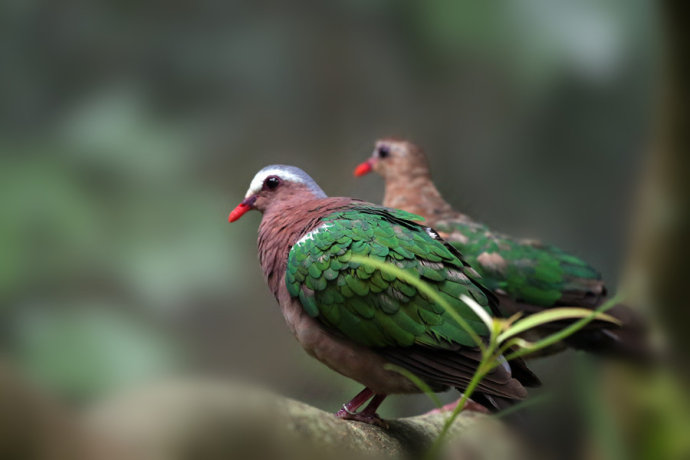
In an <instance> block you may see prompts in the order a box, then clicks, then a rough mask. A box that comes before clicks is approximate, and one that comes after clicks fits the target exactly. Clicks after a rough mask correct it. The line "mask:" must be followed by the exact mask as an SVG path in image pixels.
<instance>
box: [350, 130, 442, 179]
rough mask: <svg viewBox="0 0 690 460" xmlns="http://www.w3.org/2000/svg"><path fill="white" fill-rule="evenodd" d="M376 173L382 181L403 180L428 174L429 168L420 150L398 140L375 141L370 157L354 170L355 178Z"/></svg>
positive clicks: (413, 145)
mask: <svg viewBox="0 0 690 460" xmlns="http://www.w3.org/2000/svg"><path fill="white" fill-rule="evenodd" d="M371 171H376V172H377V173H379V174H380V175H381V176H383V178H384V179H398V180H405V179H410V178H413V177H414V176H415V175H418V174H428V173H429V166H428V164H427V161H426V157H425V155H424V152H423V151H422V149H421V148H419V147H418V146H416V145H415V144H413V143H412V142H409V141H405V140H399V139H381V140H378V141H376V145H375V147H374V152H373V153H372V154H371V157H370V158H369V159H368V160H367V161H365V162H363V163H360V164H359V166H357V167H356V168H355V171H354V174H355V176H357V177H359V176H363V175H365V174H368V173H370V172H371Z"/></svg>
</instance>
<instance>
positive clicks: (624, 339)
mask: <svg viewBox="0 0 690 460" xmlns="http://www.w3.org/2000/svg"><path fill="white" fill-rule="evenodd" d="M606 313H607V314H609V315H611V316H613V317H614V318H616V319H618V320H619V321H620V322H621V325H620V326H618V327H615V326H612V327H586V328H584V329H582V330H580V331H578V332H576V333H575V334H573V335H571V336H570V337H568V338H566V339H565V342H566V343H567V344H568V345H570V346H571V347H573V348H577V349H580V350H585V351H588V352H590V353H595V354H599V355H603V356H609V357H612V358H618V359H624V360H626V361H631V362H634V363H642V364H649V363H651V362H653V361H655V357H656V356H657V353H656V352H655V351H654V350H653V347H652V345H651V343H650V340H649V332H648V329H647V327H646V325H645V323H644V321H643V320H642V318H641V317H640V315H639V314H638V313H637V312H636V311H635V310H633V309H631V308H629V307H627V306H625V305H622V304H617V305H614V306H613V307H612V308H611V309H609V310H608V311H607V312H606ZM596 325H597V326H600V325H601V326H603V323H602V322H596Z"/></svg>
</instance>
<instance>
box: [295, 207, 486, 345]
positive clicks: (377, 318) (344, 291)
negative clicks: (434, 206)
mask: <svg viewBox="0 0 690 460" xmlns="http://www.w3.org/2000/svg"><path fill="white" fill-rule="evenodd" d="M411 216H412V217H417V216H414V215H413V214H409V213H406V212H403V211H397V210H389V209H386V208H380V207H373V206H370V207H368V206H364V205H361V206H357V207H354V208H348V209H346V210H343V211H338V212H335V213H333V214H330V215H328V216H327V217H325V218H324V219H323V220H322V224H321V226H320V227H318V228H317V229H316V230H314V231H312V232H310V233H309V234H307V235H306V236H305V237H303V238H302V239H301V240H300V241H298V242H297V243H296V244H295V245H294V246H293V247H292V248H291V249H290V253H289V255H288V263H287V271H286V275H285V282H286V284H287V288H288V291H289V293H290V295H291V296H292V297H295V298H299V300H300V302H301V304H302V306H303V307H304V309H305V311H306V312H307V313H308V314H309V315H310V316H312V317H315V318H318V319H319V320H320V321H322V322H323V323H325V324H326V325H327V326H328V327H330V328H333V329H335V330H337V331H338V332H340V333H341V334H343V335H344V336H345V337H348V338H349V339H351V340H353V341H355V342H357V343H359V344H362V345H366V346H371V347H391V346H396V347H406V346H412V345H414V344H421V345H426V346H429V347H434V348H452V347H456V346H457V344H460V345H464V346H468V347H474V346H476V344H475V343H474V341H473V340H472V338H471V337H470V335H469V334H468V333H467V332H466V331H465V330H464V329H463V328H462V327H461V326H460V325H459V324H458V323H457V322H456V321H455V320H453V319H452V318H451V316H450V315H449V314H448V313H447V312H446V311H445V310H444V309H443V308H442V307H440V306H439V305H436V304H435V303H433V302H431V301H430V300H429V299H428V298H427V297H426V296H425V295H423V294H421V293H419V292H418V291H417V290H416V289H415V288H414V286H412V285H410V284H408V283H406V282H404V281H402V280H400V279H398V278H397V277H396V276H395V275H392V274H390V273H389V272H386V271H380V270H378V269H375V268H372V267H371V266H368V265H366V264H359V263H355V262H352V261H351V258H352V255H355V254H356V255H358V256H366V257H371V258H372V259H375V260H379V261H383V262H387V263H391V264H394V265H395V266H396V267H398V268H401V269H403V270H405V271H407V272H409V273H411V274H413V275H414V276H415V277H418V278H420V279H421V280H423V281H425V282H426V283H428V284H429V285H431V286H432V287H433V288H435V289H436V290H437V292H438V293H439V294H440V295H441V296H442V297H443V298H444V299H445V300H447V301H448V303H449V304H450V305H451V307H452V308H453V309H455V311H456V312H457V313H458V314H459V315H461V317H462V318H463V319H465V320H466V321H467V323H468V324H469V325H470V327H471V328H472V329H473V330H474V332H475V333H476V334H478V335H480V336H486V335H487V334H488V331H487V329H486V326H485V325H484V323H483V322H481V320H479V318H478V317H477V316H476V315H475V313H474V312H473V311H472V310H471V309H470V308H469V307H468V306H467V305H466V304H465V303H464V302H463V301H461V300H460V296H462V295H468V296H470V297H472V298H474V299H475V300H476V301H477V302H478V303H479V304H480V305H481V306H482V307H483V308H484V309H485V310H486V311H487V312H488V313H489V314H491V303H490V302H491V300H490V299H489V298H488V297H487V295H486V294H485V293H484V291H483V290H482V288H481V287H479V285H477V284H476V282H475V281H474V280H473V279H472V278H471V277H470V276H468V274H467V273H466V271H467V269H468V267H467V266H466V265H465V264H464V262H463V261H462V260H460V259H459V258H458V257H457V256H456V255H454V254H453V253H452V252H451V251H450V250H449V249H448V248H447V247H446V246H445V244H444V243H443V242H442V241H440V240H437V239H435V238H434V237H433V236H432V235H430V234H429V233H427V231H426V230H425V227H423V226H421V225H418V224H415V223H413V222H410V221H409V220H408V219H410V217H411Z"/></svg>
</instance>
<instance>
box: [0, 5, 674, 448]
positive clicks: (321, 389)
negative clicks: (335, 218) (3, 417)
mask: <svg viewBox="0 0 690 460" xmlns="http://www.w3.org/2000/svg"><path fill="white" fill-rule="evenodd" d="M658 32H659V31H658V25H657V11H656V8H655V7H654V4H653V2H651V1H648V0H605V1H595V0H587V1H582V2H570V1H567V0H555V1H554V0H517V1H511V2H505V3H502V4H500V5H499V4H498V3H494V2H474V1H449V0H438V1H429V2H415V1H411V0H403V1H394V0H375V1H364V0H357V1H348V2H346V1H337V2H324V3H319V2H298V3H290V4H287V3H283V2H277V1H270V0H269V1H263V2H250V3H247V2H244V3H240V2H232V1H230V2H221V1H217V0H203V1H199V2H179V1H173V2H165V3H162V2H143V3H142V2H138V3H137V2H88V1H85V0H67V1H64V2H59V3H55V2H52V3H51V2H42V1H40V0H37V1H25V0H9V1H5V2H2V4H1V5H0V43H2V45H1V46H0V68H2V72H0V99H1V100H2V101H3V103H2V104H0V139H2V140H1V141H0V153H1V155H0V210H1V211H2V216H3V218H2V219H1V220H0V254H2V257H0V315H1V317H0V318H1V321H0V345H1V346H2V350H3V352H5V353H6V354H7V356H9V357H10V359H11V360H12V361H13V362H14V363H15V364H16V365H18V366H19V367H21V368H23V369H25V370H26V371H27V372H29V373H30V374H31V375H32V376H34V377H35V379H36V380H37V381H38V382H40V384H41V385H44V386H47V387H50V388H52V389H54V390H56V391H58V392H59V393H60V394H63V395H66V396H69V397H71V398H74V399H77V400H83V399H90V398H95V397H99V396H101V395H103V394H104V393H109V392H111V391H114V390H116V389H118V388H121V387H123V386H129V385H133V384H136V383H140V382H142V381H144V380H149V379H154V378H162V377H165V376H168V375H170V374H171V373H173V372H189V373H192V372H193V373H202V374H211V373H219V374H222V375H239V376H243V377H247V378H253V379H260V380H261V381H264V382H272V383H271V384H272V385H273V386H275V387H276V388H277V389H279V390H280V391H281V392H283V393H286V394H288V395H290V396H294V397H298V398H300V399H303V400H307V401H309V402H311V403H313V404H316V405H319V406H320V407H323V408H331V409H333V410H335V408H337V407H338V405H339V403H340V402H342V401H343V400H345V399H347V397H348V393H350V392H354V391H355V390H356V388H357V385H356V384H354V383H352V382H349V381H347V380H346V379H343V378H341V377H340V376H337V375H334V374H333V373H332V372H331V371H329V370H327V369H325V368H324V367H323V366H321V365H320V364H319V363H316V362H315V361H313V360H311V359H310V358H308V357H307V356H306V355H305V354H304V353H303V352H302V351H301V350H299V349H298V348H297V345H296V344H295V343H294V340H293V339H292V337H290V334H289V332H288V331H287V329H286V328H285V326H284V324H283V320H282V318H281V317H280V314H279V313H278V311H277V308H276V307H275V301H274V299H273V298H272V297H271V296H270V294H268V292H267V289H266V288H265V286H264V283H263V279H262V276H261V273H260V271H259V268H258V264H257V263H256V249H255V244H254V241H255V232H256V225H257V222H258V219H259V217H258V216H256V215H254V216H249V217H247V218H245V219H244V220H243V221H242V222H241V223H238V224H236V225H234V226H232V227H229V226H228V225H227V223H226V220H225V219H226V217H227V213H228V212H229V211H230V209H232V207H234V205H235V204H236V203H237V202H238V201H239V200H240V199H241V198H242V196H243V194H244V191H245V189H246V187H247V185H248V182H249V180H250V179H251V177H252V176H253V174H254V173H255V172H256V170H258V169H259V168H261V167H262V166H264V165H266V164H269V163H289V164H296V165H298V166H301V167H303V168H304V169H306V170H307V171H308V172H309V173H310V174H312V175H313V177H314V178H315V179H316V180H317V181H318V182H319V183H320V184H321V185H322V186H323V188H324V189H325V190H326V191H327V192H328V193H329V194H332V195H351V196H356V197H358V198H364V199H368V200H371V201H379V200H380V197H381V190H382V184H381V183H380V181H378V180H375V179H367V180H360V181H357V182H355V180H354V179H352V177H351V176H350V170H351V168H352V167H354V165H356V164H357V163H358V162H359V161H361V160H362V159H363V158H365V157H367V156H368V155H369V152H370V150H371V149H372V148H373V141H374V140H375V139H376V138H378V137H382V136H388V135H398V136H404V137H409V138H411V139H413V140H416V141H417V142H419V143H420V144H422V145H423V146H425V147H426V148H427V150H428V152H429V154H430V157H431V163H432V166H433V167H434V174H435V178H436V180H437V183H438V184H439V187H440V189H441V191H442V192H443V193H444V195H445V196H446V197H447V198H448V199H449V200H450V201H451V202H453V203H454V204H455V205H456V206H457V207H458V208H461V209H464V210H466V211H467V212H468V213H469V214H471V215H473V216H475V217H476V218H478V219H480V220H483V221H485V222H486V223H487V224H490V225H492V226H494V227H495V228H497V229H500V230H502V231H505V232H508V233H514V234H516V235H523V236H534V237H540V238H542V239H544V240H546V241H549V242H552V243H555V244H558V245H561V246H563V247H564V248H566V249H569V250H573V251H574V252H576V253H578V254H579V255H581V256H582V257H583V258H585V259H587V260H589V261H591V263H592V264H593V265H595V266H597V267H600V268H601V270H602V271H603V273H604V275H605V277H606V279H607V280H609V282H610V284H611V285H612V287H614V288H615V284H616V280H617V277H618V275H619V274H620V264H621V260H622V258H623V255H624V250H625V245H626V235H627V230H628V229H627V222H628V221H629V214H630V207H631V204H632V199H631V197H633V196H634V195H635V193H636V188H635V184H636V180H637V176H638V174H639V169H640V161H641V158H642V153H643V151H644V148H645V143H646V141H647V138H648V134H649V124H650V123H649V121H650V115H651V109H650V107H651V101H652V99H653V97H654V89H653V88H654V83H655V82H656V81H657V77H658V75H657V74H658V72H657V70H656V69H657V64H658V60H659V52H658V49H657V48H658V35H659V33H658ZM614 290H615V289H614ZM572 359H573V357H572V356H571V355H568V354H567V355H561V356H560V357H558V358H553V359H550V360H545V361H543V362H537V363H535V364H534V366H533V367H534V368H535V369H536V371H537V372H539V373H540V375H541V376H542V377H543V378H544V380H545V381H546V382H547V383H548V384H549V385H550V387H551V388H559V389H560V391H564V392H567V391H569V388H570V389H572V386H568V384H567V382H564V381H565V380H567V377H565V376H567V375H568V373H567V372H564V369H566V368H567V367H568V365H569V363H571V362H572ZM571 385H572V384H571ZM452 397H454V395H446V396H445V398H446V400H448V399H449V398H452ZM391 399H393V400H394V401H395V402H396V404H388V405H387V406H386V407H384V409H383V414H384V416H395V415H401V414H411V413H418V412H421V411H422V410H426V409H428V403H427V402H426V401H425V399H424V398H423V397H418V398H412V397H398V398H391ZM573 423H575V422H573ZM554 425H557V424H554ZM573 430H574V431H575V429H574V428H573ZM545 432H548V430H546V431H545ZM650 436H651V435H650ZM554 439H555V438H554ZM580 439H581V438H580V437H578V435H575V434H574V435H572V436H570V437H568V439H566V440H565V441H564V444H562V445H561V447H562V448H563V450H564V451H568V452H573V455H574V456H576V455H577V453H578V452H580V447H579V446H580V444H579V440H580ZM655 439H656V438H655ZM649 442H650V445H652V444H653V442H660V441H653V440H650V441H649Z"/></svg>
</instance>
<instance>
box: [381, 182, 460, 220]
mask: <svg viewBox="0 0 690 460" xmlns="http://www.w3.org/2000/svg"><path fill="white" fill-rule="evenodd" d="M385 180H386V189H385V194H384V197H383V205H384V206H387V207H389V208H397V209H402V210H404V211H408V212H411V213H413V214H417V215H420V216H422V217H424V218H425V219H426V220H427V223H428V224H429V225H432V226H433V224H434V222H436V221H439V220H444V219H456V218H458V217H459V216H461V215H460V213H458V212H456V211H454V210H453V208H452V207H451V205H450V204H448V202H446V200H444V199H443V197H442V196H441V193H440V192H439V191H438V189H437V188H436V186H435V185H434V183H433V181H432V180H431V177H430V175H429V171H428V169H427V170H426V172H425V173H423V174H420V173H417V174H414V175H408V174H401V175H393V174H389V175H386V178H385Z"/></svg>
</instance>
